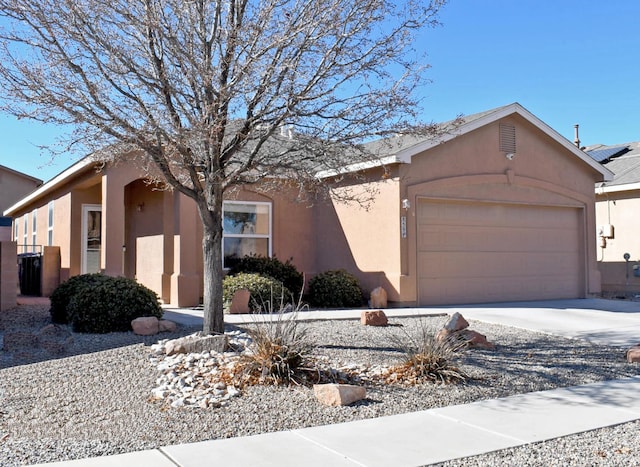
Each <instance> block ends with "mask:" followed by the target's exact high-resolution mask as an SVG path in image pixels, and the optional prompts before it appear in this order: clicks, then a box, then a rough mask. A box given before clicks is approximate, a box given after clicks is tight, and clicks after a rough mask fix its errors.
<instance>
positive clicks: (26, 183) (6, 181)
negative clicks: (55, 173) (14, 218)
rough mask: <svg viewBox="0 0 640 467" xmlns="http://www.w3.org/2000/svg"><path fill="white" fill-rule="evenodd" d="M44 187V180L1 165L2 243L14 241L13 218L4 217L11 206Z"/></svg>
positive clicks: (0, 207)
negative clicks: (4, 213)
mask: <svg viewBox="0 0 640 467" xmlns="http://www.w3.org/2000/svg"><path fill="white" fill-rule="evenodd" d="M40 185H42V180H39V179H37V178H35V177H31V176H29V175H27V174H24V173H22V172H18V171H17V170H13V169H10V168H9V167H5V166H3V165H0V241H10V240H13V239H14V236H13V235H12V231H11V218H10V217H4V216H2V213H3V212H4V210H5V209H7V208H8V207H9V206H11V205H12V204H14V203H15V202H17V201H18V200H20V199H21V198H23V197H24V196H25V195H26V194H28V193H30V192H32V191H33V190H35V189H36V188H37V187H38V186H40Z"/></svg>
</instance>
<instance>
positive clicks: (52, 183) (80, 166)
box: [4, 156, 95, 216]
mask: <svg viewBox="0 0 640 467" xmlns="http://www.w3.org/2000/svg"><path fill="white" fill-rule="evenodd" d="M94 163H95V161H94V160H93V158H92V157H89V156H87V157H85V158H84V159H81V160H79V161H78V162H76V163H75V164H73V165H72V166H71V167H69V168H68V169H66V170H64V171H63V172H60V173H59V174H58V175H56V176H55V177H53V178H52V179H51V180H49V181H48V182H46V183H45V184H43V185H40V186H39V187H38V188H37V189H35V190H34V191H32V192H31V193H29V194H28V195H27V196H25V197H24V198H22V199H21V200H20V201H18V202H17V203H15V204H14V205H13V206H10V207H9V208H7V209H6V210H5V211H4V215H5V216H12V215H13V214H14V213H16V212H18V211H20V210H21V209H23V208H24V207H25V206H28V205H29V204H30V203H32V202H33V201H35V200H37V199H38V198H41V197H42V196H44V195H46V194H47V193H50V192H51V191H53V190H55V189H56V188H58V187H60V186H62V185H64V184H65V183H66V182H67V181H68V180H69V179H70V178H71V177H73V176H74V175H77V174H79V173H80V172H82V171H83V170H85V169H86V168H87V167H89V166H91V165H92V164H94Z"/></svg>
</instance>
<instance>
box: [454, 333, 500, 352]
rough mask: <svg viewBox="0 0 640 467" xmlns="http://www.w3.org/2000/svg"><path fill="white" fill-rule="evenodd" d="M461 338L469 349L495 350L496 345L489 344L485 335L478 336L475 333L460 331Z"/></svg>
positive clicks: (478, 334)
mask: <svg viewBox="0 0 640 467" xmlns="http://www.w3.org/2000/svg"><path fill="white" fill-rule="evenodd" d="M462 336H463V337H464V340H465V341H466V342H467V346H468V347H469V348H470V349H486V350H493V349H495V348H496V345H495V344H494V343H493V342H489V341H488V340H487V337H486V336H485V335H483V334H480V333H479V332H477V331H472V330H470V329H465V330H464V331H462Z"/></svg>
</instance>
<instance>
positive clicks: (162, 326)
mask: <svg viewBox="0 0 640 467" xmlns="http://www.w3.org/2000/svg"><path fill="white" fill-rule="evenodd" d="M177 327H178V326H177V325H176V323H174V322H173V321H169V320H168V319H161V320H159V321H158V331H159V332H176V329H177Z"/></svg>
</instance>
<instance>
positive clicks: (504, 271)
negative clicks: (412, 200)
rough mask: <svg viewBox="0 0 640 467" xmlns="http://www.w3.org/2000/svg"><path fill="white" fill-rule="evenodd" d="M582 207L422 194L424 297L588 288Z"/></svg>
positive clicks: (527, 296)
mask: <svg viewBox="0 0 640 467" xmlns="http://www.w3.org/2000/svg"><path fill="white" fill-rule="evenodd" d="M583 215H584V214H583V209H581V208H576V207H560V206H544V205H528V204H515V203H499V202H486V203H485V202H479V201H456V200H438V199H427V198H419V199H418V203H417V209H416V228H417V251H416V253H417V273H418V302H419V304H420V305H442V304H463V303H488V302H503V301H518V300H541V299H559V298H576V297H584V296H585V287H586V286H585V276H584V272H583V271H584V268H585V264H584V248H585V247H584V229H583V228H581V226H583V225H584V221H583Z"/></svg>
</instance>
